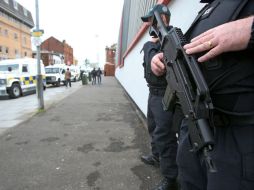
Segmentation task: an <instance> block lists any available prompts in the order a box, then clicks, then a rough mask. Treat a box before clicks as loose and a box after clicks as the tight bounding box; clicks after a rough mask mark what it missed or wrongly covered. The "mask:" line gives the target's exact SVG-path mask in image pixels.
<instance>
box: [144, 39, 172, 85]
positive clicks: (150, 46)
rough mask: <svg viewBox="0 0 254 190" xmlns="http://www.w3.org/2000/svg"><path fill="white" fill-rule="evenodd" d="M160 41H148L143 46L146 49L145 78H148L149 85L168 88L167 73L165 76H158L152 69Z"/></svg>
mask: <svg viewBox="0 0 254 190" xmlns="http://www.w3.org/2000/svg"><path fill="white" fill-rule="evenodd" d="M159 49H160V43H159V42H158V43H153V42H150V41H149V42H146V43H145V44H144V47H143V49H142V50H143V51H144V62H143V67H144V78H145V79H146V81H147V83H148V86H149V87H154V88H166V86H167V81H166V78H165V75H163V76H156V75H155V74H153V72H152V69H151V64H150V63H151V60H152V58H153V56H154V55H155V54H157V53H158V52H159Z"/></svg>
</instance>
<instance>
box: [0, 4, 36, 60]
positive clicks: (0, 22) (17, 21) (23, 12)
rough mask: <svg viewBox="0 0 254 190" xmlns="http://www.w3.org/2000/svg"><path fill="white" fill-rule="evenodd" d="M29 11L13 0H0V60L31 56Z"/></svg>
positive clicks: (30, 20)
mask: <svg viewBox="0 0 254 190" xmlns="http://www.w3.org/2000/svg"><path fill="white" fill-rule="evenodd" d="M33 27H34V22H33V18H32V15H31V12H30V11H28V10H27V9H26V8H25V7H23V6H22V5H20V4H19V3H17V2H16V1H15V0H0V60H2V59H11V58H12V59H13V58H22V57H32V47H31V32H30V30H31V29H32V28H33Z"/></svg>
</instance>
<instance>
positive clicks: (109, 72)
mask: <svg viewBox="0 0 254 190" xmlns="http://www.w3.org/2000/svg"><path fill="white" fill-rule="evenodd" d="M105 51H106V63H105V65H104V75H105V76H115V55H116V44H114V45H112V46H111V47H106V49H105Z"/></svg>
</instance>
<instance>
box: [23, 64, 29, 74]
mask: <svg viewBox="0 0 254 190" xmlns="http://www.w3.org/2000/svg"><path fill="white" fill-rule="evenodd" d="M22 72H23V73H25V72H28V66H27V65H23V66H22Z"/></svg>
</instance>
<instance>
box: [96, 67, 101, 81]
mask: <svg viewBox="0 0 254 190" xmlns="http://www.w3.org/2000/svg"><path fill="white" fill-rule="evenodd" d="M96 74H97V81H98V84H101V75H102V71H101V69H100V67H99V68H98V70H97V71H96Z"/></svg>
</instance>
